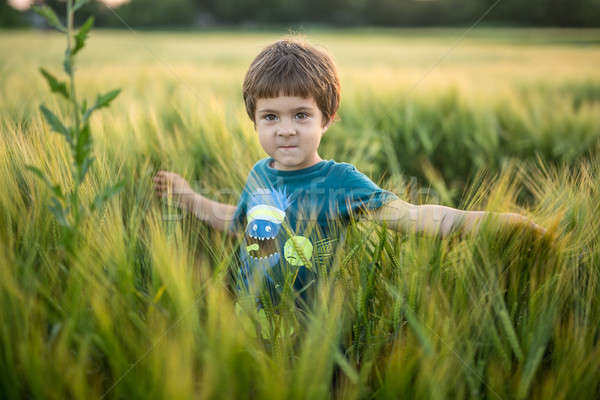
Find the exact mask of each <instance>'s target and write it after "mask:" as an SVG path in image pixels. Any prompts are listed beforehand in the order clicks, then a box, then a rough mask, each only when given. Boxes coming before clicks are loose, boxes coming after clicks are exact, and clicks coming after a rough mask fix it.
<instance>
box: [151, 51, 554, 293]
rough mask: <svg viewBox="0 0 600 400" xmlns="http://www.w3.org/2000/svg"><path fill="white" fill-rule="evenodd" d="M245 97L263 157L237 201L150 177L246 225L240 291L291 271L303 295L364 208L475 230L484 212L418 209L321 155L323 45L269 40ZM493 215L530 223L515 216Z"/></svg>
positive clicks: (327, 64)
mask: <svg viewBox="0 0 600 400" xmlns="http://www.w3.org/2000/svg"><path fill="white" fill-rule="evenodd" d="M243 97H244V102H245V105H246V111H247V113H248V116H249V117H250V119H251V120H252V121H253V122H254V126H255V129H256V131H257V132H258V138H259V141H260V144H261V145H262V147H263V149H264V150H265V152H266V153H267V154H268V155H269V157H268V158H265V159H262V160H260V161H258V162H257V163H256V164H255V165H254V167H253V168H252V170H251V171H250V174H249V175H248V179H247V181H246V185H245V187H244V190H243V192H242V195H241V198H240V201H239V203H238V205H237V207H236V206H233V205H229V204H222V203H217V202H214V201H211V200H209V199H207V198H205V197H203V196H201V195H199V194H197V193H194V192H193V191H192V189H191V188H190V186H189V184H188V183H187V182H186V181H185V179H183V178H182V177H180V176H179V175H177V174H175V173H172V172H166V171H160V172H159V173H158V174H157V175H156V176H155V177H154V182H155V189H156V192H157V195H159V196H160V197H164V196H166V195H168V194H167V190H168V191H169V192H170V193H172V194H173V195H174V200H175V202H176V203H179V204H181V206H182V207H184V208H185V209H187V210H189V211H191V212H193V213H194V214H195V215H196V216H197V217H198V218H200V219H201V220H203V221H206V222H207V223H209V224H210V225H211V226H212V227H214V228H215V229H217V230H220V231H227V232H235V231H238V230H241V229H244V233H245V235H244V242H243V245H242V247H241V248H240V262H241V265H240V271H239V272H240V274H239V278H240V279H241V280H242V281H243V282H244V284H245V286H247V287H248V285H249V282H250V281H252V282H258V281H261V280H262V277H265V278H266V283H267V287H268V289H269V292H270V294H271V296H272V298H273V299H274V298H275V297H277V295H278V294H279V292H280V291H281V290H282V288H283V286H284V282H285V281H286V278H289V277H290V276H291V277H292V282H293V287H294V288H295V289H296V290H297V291H300V292H303V291H304V290H305V289H306V288H307V287H308V286H310V285H311V283H312V282H313V281H314V280H315V279H316V277H317V276H318V275H319V273H320V271H322V270H323V269H327V267H328V263H329V262H331V256H332V255H333V254H334V253H335V248H336V244H339V242H340V241H341V240H343V230H341V231H337V230H336V228H337V227H340V226H341V227H344V226H345V225H346V224H347V223H348V222H349V220H350V218H351V217H352V216H353V215H358V216H365V215H369V214H370V217H371V218H374V219H375V220H376V221H381V222H385V223H386V224H387V226H388V227H390V228H392V229H395V230H399V231H400V230H401V231H417V232H424V233H426V234H432V235H441V236H446V235H448V234H450V233H451V232H452V231H455V230H457V229H460V230H461V232H463V233H468V232H472V231H475V230H476V228H477V227H478V226H479V224H480V223H481V221H482V217H484V216H485V215H486V214H488V213H487V212H479V211H461V210H457V209H453V208H449V207H444V206H438V205H421V206H416V205H413V204H410V203H407V202H405V201H403V200H401V199H400V198H398V196H396V195H395V194H394V193H392V192H389V191H386V190H383V189H381V188H379V187H378V186H377V185H376V184H374V183H373V182H372V181H371V180H370V179H369V178H367V177H366V176H365V175H363V174H362V173H360V172H359V171H357V170H356V168H355V167H354V166H352V165H351V164H347V163H337V162H335V161H333V160H323V159H321V157H320V156H319V154H318V147H319V143H320V140H321V137H322V135H323V134H324V133H325V132H326V131H327V129H328V128H329V126H330V125H331V124H332V122H333V121H334V118H335V115H336V112H337V110H338V106H339V102H340V83H339V79H338V74H337V70H336V67H335V64H334V62H333V60H332V59H331V57H330V56H329V55H328V54H327V53H325V52H324V51H321V50H318V49H316V48H314V47H313V46H311V45H309V44H307V43H305V42H302V41H299V40H296V39H284V40H280V41H278V42H275V43H273V44H271V45H270V46H268V47H266V48H265V49H264V50H262V51H261V52H260V54H258V56H257V57H256V58H255V59H254V61H253V62H252V64H251V65H250V68H249V70H248V72H247V74H246V77H245V79H244V83H243ZM366 211H370V213H369V214H367V213H366ZM498 219H499V220H500V221H505V222H509V223H529V222H528V220H527V219H526V218H525V217H523V216H521V215H519V214H513V213H501V214H498ZM334 221H338V222H339V223H337V224H336V223H332V222H334ZM529 224H530V225H531V227H533V228H534V229H536V230H539V231H540V232H543V231H544V230H543V228H540V227H539V226H537V225H535V224H533V223H529ZM340 236H341V237H340ZM290 273H291V275H290ZM257 275H258V276H259V278H258V280H257V281H254V279H255V278H256V276H257ZM288 282H289V280H288ZM302 297H304V295H303V296H302Z"/></svg>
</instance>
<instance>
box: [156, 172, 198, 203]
mask: <svg viewBox="0 0 600 400" xmlns="http://www.w3.org/2000/svg"><path fill="white" fill-rule="evenodd" d="M152 180H153V181H154V191H155V192H156V195H157V196H158V197H159V198H161V199H167V198H168V197H169V195H170V196H171V201H172V202H173V203H175V204H176V205H177V206H178V207H181V206H182V205H184V204H185V200H187V199H189V198H190V197H192V195H193V194H194V193H195V192H194V191H193V190H192V187H191V186H190V185H189V183H188V182H187V181H186V180H185V179H184V178H182V177H181V176H179V175H177V174H176V173H174V172H168V171H158V173H157V174H156V175H155V176H154V177H153V178H152Z"/></svg>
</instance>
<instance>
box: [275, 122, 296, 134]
mask: <svg viewBox="0 0 600 400" xmlns="http://www.w3.org/2000/svg"><path fill="white" fill-rule="evenodd" d="M277 134H278V135H279V136H290V135H295V134H296V129H295V128H294V127H293V126H292V125H286V124H283V125H282V126H281V127H280V128H279V129H278V130H277Z"/></svg>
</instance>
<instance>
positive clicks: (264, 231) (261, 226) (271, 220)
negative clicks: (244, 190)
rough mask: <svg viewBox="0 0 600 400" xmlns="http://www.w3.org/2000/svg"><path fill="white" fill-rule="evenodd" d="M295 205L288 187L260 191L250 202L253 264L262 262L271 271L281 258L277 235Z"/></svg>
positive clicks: (248, 250)
mask: <svg viewBox="0 0 600 400" xmlns="http://www.w3.org/2000/svg"><path fill="white" fill-rule="evenodd" d="M290 205H291V201H290V200H289V198H288V196H287V193H286V190H285V188H284V189H283V190H282V191H280V190H277V189H258V190H256V191H255V192H254V193H252V195H251V196H250V199H249V200H248V212H247V213H246V218H247V224H246V231H245V233H246V235H245V241H246V243H245V245H246V247H245V248H246V254H247V257H248V259H247V260H248V261H249V262H250V263H255V262H258V263H260V264H262V265H265V266H266V267H268V268H270V267H273V266H274V265H275V264H277V263H278V262H279V260H280V258H281V255H280V253H279V248H278V243H277V240H276V238H277V235H278V234H279V231H280V230H281V224H282V223H283V220H284V219H285V210H286V209H287V208H288V207H289V206H290Z"/></svg>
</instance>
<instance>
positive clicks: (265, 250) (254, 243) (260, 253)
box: [246, 234, 277, 260]
mask: <svg viewBox="0 0 600 400" xmlns="http://www.w3.org/2000/svg"><path fill="white" fill-rule="evenodd" d="M246 251H247V253H248V255H249V256H250V258H251V259H253V260H261V259H267V258H270V257H272V256H274V255H275V254H277V244H276V243H275V237H267V238H261V237H257V236H252V235H250V234H246Z"/></svg>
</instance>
